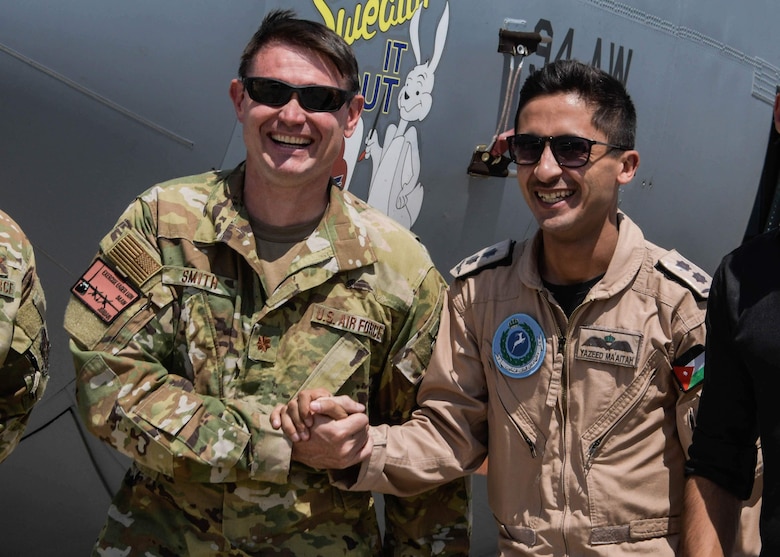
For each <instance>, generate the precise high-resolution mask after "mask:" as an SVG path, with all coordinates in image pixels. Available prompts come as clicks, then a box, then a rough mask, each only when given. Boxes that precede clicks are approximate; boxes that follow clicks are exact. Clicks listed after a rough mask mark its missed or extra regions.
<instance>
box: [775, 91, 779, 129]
mask: <svg viewBox="0 0 780 557" xmlns="http://www.w3.org/2000/svg"><path fill="white" fill-rule="evenodd" d="M774 117H775V131H776V132H778V133H780V93H778V94H777V95H775V111H774Z"/></svg>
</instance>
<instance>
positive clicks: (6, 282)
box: [0, 278, 16, 298]
mask: <svg viewBox="0 0 780 557" xmlns="http://www.w3.org/2000/svg"><path fill="white" fill-rule="evenodd" d="M0 296H3V297H4V298H13V297H14V296H16V281H15V280H11V279H9V278H0Z"/></svg>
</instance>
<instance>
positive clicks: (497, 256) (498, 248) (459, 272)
mask: <svg viewBox="0 0 780 557" xmlns="http://www.w3.org/2000/svg"><path fill="white" fill-rule="evenodd" d="M514 247H515V242H514V240H510V239H506V240H502V241H500V242H498V243H497V244H493V245H492V246H489V247H486V248H484V249H481V250H480V251H478V252H477V253H475V254H474V255H470V256H468V257H466V258H465V259H463V260H462V261H461V262H460V263H458V264H457V265H455V266H454V267H453V268H452V269H450V274H451V275H452V276H453V277H455V278H456V279H462V278H466V277H469V276H471V275H475V274H477V273H478V272H480V271H484V270H485V269H491V268H493V267H501V266H504V265H510V264H511V263H512V251H513V250H514Z"/></svg>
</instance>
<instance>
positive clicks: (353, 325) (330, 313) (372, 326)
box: [311, 304, 385, 342]
mask: <svg viewBox="0 0 780 557" xmlns="http://www.w3.org/2000/svg"><path fill="white" fill-rule="evenodd" d="M311 321H312V323H320V324H322V325H329V326H331V327H333V328H335V329H339V330H341V331H349V332H351V333H355V334H356V335H363V336H367V337H369V338H372V339H373V340H375V341H377V342H382V337H383V336H384V334H385V326H384V324H383V323H379V322H377V321H373V320H372V319H368V318H366V317H362V316H360V315H352V314H351V313H347V312H346V311H341V310H338V309H335V308H330V307H327V306H323V305H322V304H314V313H313V314H312V316H311Z"/></svg>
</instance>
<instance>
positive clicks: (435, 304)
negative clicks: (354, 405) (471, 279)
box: [370, 270, 471, 555]
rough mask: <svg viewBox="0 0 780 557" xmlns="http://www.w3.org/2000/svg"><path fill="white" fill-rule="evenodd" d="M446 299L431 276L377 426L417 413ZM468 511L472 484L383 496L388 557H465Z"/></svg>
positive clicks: (387, 384) (396, 352)
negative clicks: (418, 396)
mask: <svg viewBox="0 0 780 557" xmlns="http://www.w3.org/2000/svg"><path fill="white" fill-rule="evenodd" d="M444 298H445V286H444V283H443V280H442V279H441V277H440V276H439V274H438V273H437V272H436V271H434V270H431V272H430V273H429V274H428V276H427V277H426V279H425V280H424V281H423V283H422V285H421V287H420V289H419V292H418V294H417V296H415V303H414V305H413V307H412V308H411V310H410V312H409V315H408V319H407V321H406V322H405V323H404V327H403V331H402V332H401V334H400V335H399V337H398V341H397V343H396V346H394V347H393V349H392V350H391V355H392V356H391V357H392V358H393V361H392V364H393V369H392V370H391V371H390V372H389V373H387V374H386V375H385V377H384V378H383V381H382V385H381V387H380V391H379V393H378V398H377V399H376V400H375V401H374V403H375V405H376V408H372V409H371V413H370V416H371V421H372V422H373V423H374V424H376V423H380V422H381V423H386V424H394V423H400V422H403V421H406V420H407V419H408V418H409V417H410V415H411V412H412V411H413V409H414V408H415V407H416V402H415V399H416V392H417V385H418V383H419V376H420V374H421V373H423V372H424V371H425V368H426V367H427V366H428V364H429V361H430V357H431V351H432V348H433V344H434V339H435V338H436V335H437V332H438V329H439V320H440V315H441V309H442V303H443V300H444ZM378 416H379V417H378ZM393 429H398V428H393ZM469 505H470V480H469V479H468V478H458V479H455V480H453V481H450V482H448V483H441V484H439V485H438V486H435V487H432V488H430V489H428V491H425V492H424V493H421V494H419V495H414V496H410V497H406V498H401V497H397V496H394V495H387V496H385V517H386V531H385V543H384V547H385V552H386V555H467V554H468V550H469V536H470V530H471V524H470V512H469Z"/></svg>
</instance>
